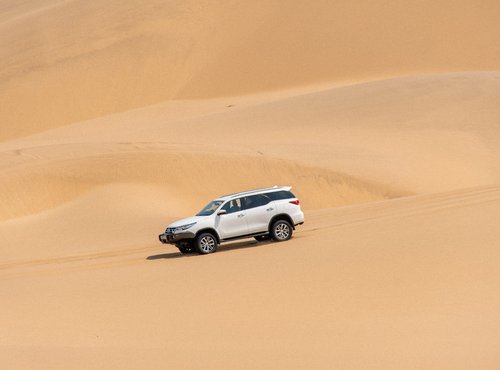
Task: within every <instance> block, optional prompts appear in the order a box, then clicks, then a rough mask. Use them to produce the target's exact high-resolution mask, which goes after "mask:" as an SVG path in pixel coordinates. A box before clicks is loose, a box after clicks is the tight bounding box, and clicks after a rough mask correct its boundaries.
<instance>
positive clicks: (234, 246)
mask: <svg viewBox="0 0 500 370" xmlns="http://www.w3.org/2000/svg"><path fill="white" fill-rule="evenodd" d="M271 243H272V242H271V241H264V242H257V241H245V242H236V243H229V244H224V245H219V247H218V248H217V253H224V252H230V251H234V250H238V249H245V248H254V247H259V246H265V245H267V244H271ZM200 256H202V255H200V254H198V253H190V254H182V253H180V252H173V253H162V254H155V255H152V256H149V257H147V258H146V259H147V260H150V261H152V260H159V259H175V258H189V257H200Z"/></svg>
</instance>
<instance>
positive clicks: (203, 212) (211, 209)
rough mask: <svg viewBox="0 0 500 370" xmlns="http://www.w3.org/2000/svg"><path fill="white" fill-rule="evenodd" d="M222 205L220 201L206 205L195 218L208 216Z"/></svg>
mask: <svg viewBox="0 0 500 370" xmlns="http://www.w3.org/2000/svg"><path fill="white" fill-rule="evenodd" d="M222 203H223V201H222V200H214V201H212V202H210V203H208V204H207V205H206V206H205V207H204V208H203V209H202V210H201V211H200V212H198V214H197V215H196V216H210V215H211V214H212V213H214V212H215V211H216V210H217V208H219V207H220V205H221V204H222Z"/></svg>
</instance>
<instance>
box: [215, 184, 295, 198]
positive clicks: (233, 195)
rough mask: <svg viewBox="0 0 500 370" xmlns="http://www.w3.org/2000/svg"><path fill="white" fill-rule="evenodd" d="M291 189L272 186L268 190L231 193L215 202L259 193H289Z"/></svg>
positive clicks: (289, 187)
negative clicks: (283, 191)
mask: <svg viewBox="0 0 500 370" xmlns="http://www.w3.org/2000/svg"><path fill="white" fill-rule="evenodd" d="M291 189H292V187H291V186H277V185H274V186H273V187H270V188H261V189H254V190H247V191H242V192H239V193H233V194H227V195H223V196H222V197H219V198H217V200H224V201H225V200H229V199H234V198H239V197H242V196H245V195H256V194H261V193H269V192H273V191H282V190H285V191H290V190H291Z"/></svg>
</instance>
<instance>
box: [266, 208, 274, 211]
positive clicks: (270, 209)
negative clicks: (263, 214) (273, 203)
mask: <svg viewBox="0 0 500 370" xmlns="http://www.w3.org/2000/svg"><path fill="white" fill-rule="evenodd" d="M273 209H274V208H272V207H271V208H268V209H266V211H272V210H273Z"/></svg>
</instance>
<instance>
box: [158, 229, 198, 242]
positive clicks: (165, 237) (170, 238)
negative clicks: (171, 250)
mask: <svg viewBox="0 0 500 370" xmlns="http://www.w3.org/2000/svg"><path fill="white" fill-rule="evenodd" d="M194 237H195V234H194V233H192V232H191V231H180V232H178V233H163V234H160V235H158V239H159V240H160V242H162V243H163V244H176V243H178V242H180V241H182V240H187V239H194Z"/></svg>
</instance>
